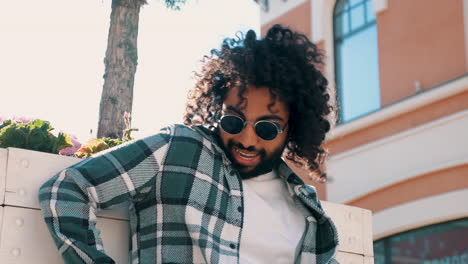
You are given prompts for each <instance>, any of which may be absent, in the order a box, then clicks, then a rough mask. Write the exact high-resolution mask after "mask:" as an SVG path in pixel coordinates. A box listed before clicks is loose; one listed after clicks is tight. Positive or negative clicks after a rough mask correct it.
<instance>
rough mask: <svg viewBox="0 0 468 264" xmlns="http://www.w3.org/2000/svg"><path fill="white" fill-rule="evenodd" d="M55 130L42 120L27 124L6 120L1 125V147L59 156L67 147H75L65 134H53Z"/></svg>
mask: <svg viewBox="0 0 468 264" xmlns="http://www.w3.org/2000/svg"><path fill="white" fill-rule="evenodd" d="M52 130H54V128H53V127H52V126H51V125H50V123H49V122H48V121H44V120H41V119H36V120H32V121H30V122H27V123H23V122H18V121H14V120H11V119H10V120H4V121H3V123H2V124H0V147H2V148H8V147H15V148H23V149H30V150H37V151H42V152H47V153H54V154H58V153H59V151H60V150H61V149H63V148H66V147H71V146H73V144H72V141H71V139H70V137H69V136H68V135H67V134H65V133H62V132H60V133H58V135H57V136H55V135H54V134H52V133H51V131H52Z"/></svg>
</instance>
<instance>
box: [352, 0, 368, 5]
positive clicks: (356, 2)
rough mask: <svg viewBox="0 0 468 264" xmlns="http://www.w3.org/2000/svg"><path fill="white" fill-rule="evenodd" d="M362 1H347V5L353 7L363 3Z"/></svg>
mask: <svg viewBox="0 0 468 264" xmlns="http://www.w3.org/2000/svg"><path fill="white" fill-rule="evenodd" d="M363 1H364V0H349V4H350V6H355V5H357V4H359V3H361V2H363Z"/></svg>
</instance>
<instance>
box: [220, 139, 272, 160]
mask: <svg viewBox="0 0 468 264" xmlns="http://www.w3.org/2000/svg"><path fill="white" fill-rule="evenodd" d="M227 145H228V149H230V150H232V148H233V147H236V148H238V149H242V150H246V151H250V152H257V153H258V154H260V156H261V157H265V156H266V151H265V150H264V149H257V148H255V147H254V146H250V147H247V148H246V147H244V145H242V144H241V143H238V142H234V141H233V140H229V142H228V144H227Z"/></svg>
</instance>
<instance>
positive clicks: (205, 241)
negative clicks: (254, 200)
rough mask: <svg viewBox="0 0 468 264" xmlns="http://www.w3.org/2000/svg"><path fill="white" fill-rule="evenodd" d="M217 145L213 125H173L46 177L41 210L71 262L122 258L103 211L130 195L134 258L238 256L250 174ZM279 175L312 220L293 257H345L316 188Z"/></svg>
mask: <svg viewBox="0 0 468 264" xmlns="http://www.w3.org/2000/svg"><path fill="white" fill-rule="evenodd" d="M216 142H217V141H216V140H215V137H214V135H213V132H211V131H210V130H208V129H206V128H203V127H201V126H200V127H192V128H189V127H186V126H182V125H174V126H170V127H167V128H164V129H162V130H161V131H160V133H158V134H156V135H153V136H149V137H147V138H144V139H140V140H136V141H133V142H129V143H127V144H125V145H121V146H119V147H116V148H112V149H110V150H108V151H106V152H103V153H101V154H99V155H96V156H95V157H92V158H88V159H85V160H83V161H81V162H79V163H77V164H75V165H73V166H71V167H70V168H67V169H65V170H63V171H61V172H60V173H58V174H57V175H55V176H54V177H52V178H51V179H50V180H49V181H47V182H46V183H44V184H43V185H42V187H41V188H40V191H39V200H40V204H41V207H42V212H43V215H44V218H45V222H46V224H47V226H48V228H49V231H50V232H51V234H52V237H53V239H54V241H55V243H56V245H57V247H58V248H59V251H60V253H61V254H62V256H63V258H64V260H65V262H66V263H73V264H75V263H114V261H113V260H112V259H111V258H110V257H109V256H107V255H106V254H105V252H104V250H103V245H102V240H101V238H100V235H99V231H98V230H97V229H96V215H95V213H96V211H97V210H99V209H106V208H109V207H110V206H112V205H116V204H119V203H123V202H128V201H130V204H131V205H130V232H131V241H132V242H131V249H130V250H129V252H130V254H131V263H142V264H146V263H152V264H153V263H221V264H227V263H239V243H240V237H241V234H242V224H243V203H244V201H243V194H242V181H241V179H240V178H239V176H238V174H237V172H236V171H235V170H234V169H233V168H232V167H231V165H230V161H229V160H228V159H227V157H226V156H225V154H224V152H223V150H222V149H221V148H220V147H219V145H218V144H217V143H216ZM278 173H279V175H280V176H281V177H282V178H283V179H284V180H285V181H286V182H287V185H288V189H289V190H290V191H291V192H293V193H294V199H295V202H296V205H297V206H298V207H299V208H300V209H301V211H302V212H303V214H304V217H305V218H306V219H307V220H308V221H307V222H306V223H307V224H306V229H305V232H304V234H303V236H302V238H301V243H300V245H299V246H298V247H299V249H298V251H297V254H296V255H297V257H296V260H294V262H295V263H317V264H321V263H330V262H336V261H335V260H334V258H333V257H334V255H335V252H336V248H337V244H338V237H337V232H336V229H335V226H334V224H333V223H332V221H331V220H330V218H329V217H328V216H326V215H325V214H324V212H323V210H322V207H321V206H320V202H319V200H318V199H317V196H316V193H315V190H314V189H313V188H311V187H309V186H307V185H305V184H304V182H303V181H302V180H301V179H300V178H299V177H298V176H296V174H294V173H293V172H292V171H291V169H290V168H289V167H288V166H287V165H286V163H284V162H283V161H282V162H281V164H280V165H279V169H278ZM280 213H281V212H278V214H280ZM310 216H313V217H310ZM312 219H315V220H312ZM272 232H274V230H272ZM291 262H293V260H291Z"/></svg>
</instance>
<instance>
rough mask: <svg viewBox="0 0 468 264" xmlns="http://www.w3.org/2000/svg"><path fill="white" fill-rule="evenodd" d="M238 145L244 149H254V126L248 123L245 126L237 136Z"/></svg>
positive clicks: (255, 134) (256, 139)
mask: <svg viewBox="0 0 468 264" xmlns="http://www.w3.org/2000/svg"><path fill="white" fill-rule="evenodd" d="M239 143H241V144H242V145H244V147H246V148H248V147H251V146H253V147H255V145H256V144H257V143H258V136H257V133H255V128H254V124H252V123H250V122H249V123H247V124H246V125H245V127H244V129H243V130H242V131H241V133H240V134H239Z"/></svg>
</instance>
